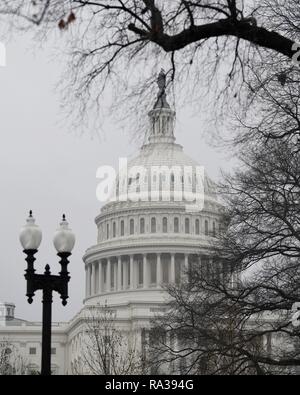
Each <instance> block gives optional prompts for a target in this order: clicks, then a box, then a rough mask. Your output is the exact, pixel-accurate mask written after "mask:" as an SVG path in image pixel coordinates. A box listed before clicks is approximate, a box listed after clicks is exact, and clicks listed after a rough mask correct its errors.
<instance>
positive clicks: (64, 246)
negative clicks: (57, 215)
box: [53, 215, 75, 253]
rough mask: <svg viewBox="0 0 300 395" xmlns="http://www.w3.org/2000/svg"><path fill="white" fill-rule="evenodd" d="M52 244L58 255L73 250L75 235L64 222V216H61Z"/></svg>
mask: <svg viewBox="0 0 300 395" xmlns="http://www.w3.org/2000/svg"><path fill="white" fill-rule="evenodd" d="M53 244H54V247H55V248H56V251H57V252H58V253H62V252H69V253H71V251H72V250H73V248H74V245H75V235H74V233H73V232H72V230H71V229H70V228H69V224H68V222H67V221H66V217H65V215H63V218H62V221H61V223H60V227H59V229H57V231H56V232H55V234H54V237H53Z"/></svg>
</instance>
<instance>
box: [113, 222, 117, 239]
mask: <svg viewBox="0 0 300 395" xmlns="http://www.w3.org/2000/svg"><path fill="white" fill-rule="evenodd" d="M116 233H117V230H116V223H115V222H113V237H116Z"/></svg>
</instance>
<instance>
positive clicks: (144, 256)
mask: <svg viewBox="0 0 300 395" xmlns="http://www.w3.org/2000/svg"><path fill="white" fill-rule="evenodd" d="M147 280H148V272H147V255H146V254H143V288H146V287H147V286H148V281H147Z"/></svg>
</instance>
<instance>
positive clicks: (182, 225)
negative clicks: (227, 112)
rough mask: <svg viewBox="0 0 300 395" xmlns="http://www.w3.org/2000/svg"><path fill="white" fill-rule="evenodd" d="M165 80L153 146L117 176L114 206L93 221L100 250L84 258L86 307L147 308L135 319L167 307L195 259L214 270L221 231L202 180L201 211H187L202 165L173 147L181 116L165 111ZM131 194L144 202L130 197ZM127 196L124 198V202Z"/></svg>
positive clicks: (154, 115) (209, 188) (216, 207)
mask: <svg viewBox="0 0 300 395" xmlns="http://www.w3.org/2000/svg"><path fill="white" fill-rule="evenodd" d="M164 78H165V77H164V73H163V72H161V74H160V76H159V79H158V85H159V93H158V96H157V98H156V101H155V104H154V107H153V109H152V110H151V111H150V112H149V113H148V117H149V136H148V142H147V143H146V144H144V145H143V146H142V147H141V149H140V152H139V154H138V155H137V156H136V157H135V158H134V159H133V160H131V161H129V163H128V171H127V173H126V179H125V180H124V177H123V176H122V175H121V174H119V176H118V177H117V180H116V187H115V199H111V200H110V201H108V202H107V204H105V205H104V206H103V207H102V209H101V212H100V214H99V215H98V216H97V217H96V220H95V222H96V225H97V228H98V238H97V243H96V245H94V246H92V247H91V248H89V249H88V250H87V251H86V253H85V255H84V263H85V273H86V294H85V304H88V305H89V304H95V303H100V304H102V305H104V304H107V305H111V306H115V307H116V308H117V309H118V308H121V307H122V306H123V307H124V308H125V306H127V307H128V306H138V305H143V309H142V310H138V308H137V307H136V317H137V318H138V316H140V317H144V316H145V310H147V309H148V310H149V309H150V310H151V307H153V306H156V305H160V304H163V303H164V302H165V301H166V297H167V293H166V292H165V291H164V288H163V287H164V285H165V284H169V283H175V284H176V283H177V284H179V283H180V282H181V281H182V279H183V276H184V275H185V273H186V272H187V269H188V267H189V265H190V264H191V262H193V260H194V259H195V256H197V257H198V258H199V257H200V260H203V261H204V262H208V263H209V264H213V263H212V262H211V258H210V248H211V242H212V241H213V240H214V238H215V237H216V236H217V235H218V232H219V231H220V208H221V206H220V203H219V202H218V200H217V198H216V194H215V191H214V184H213V183H212V181H211V180H210V179H209V178H208V177H207V176H206V174H205V173H204V178H203V192H204V204H203V208H202V209H201V210H198V211H197V210H189V204H190V201H189V196H190V195H192V194H193V193H194V191H195V189H196V187H197V185H196V184H197V179H196V175H195V169H197V168H198V167H199V166H200V165H199V164H198V163H197V162H196V161H194V160H193V159H191V158H189V157H188V156H187V155H186V154H185V153H184V151H183V148H182V146H181V145H179V144H177V143H176V142H175V136H174V127H175V115H176V114H175V112H174V111H173V110H172V109H171V108H170V105H169V104H168V101H167V97H166V92H165V80H164ZM132 169H133V171H131V170H132ZM186 169H188V170H189V171H188V172H187V174H188V176H187V177H186V173H185V171H186ZM184 176H185V177H186V178H187V182H186V179H184V178H183V177H184ZM137 181H138V182H137ZM137 185H138V187H137ZM186 186H187V191H186V190H185V191H184V192H185V193H183V188H184V187H186ZM134 188H135V192H136V191H137V192H138V193H139V195H138V196H139V197H140V199H134V200H133V199H130V198H128V196H130V192H132V190H133V189H134ZM143 188H144V195H143V193H142V192H143V191H142V189H143ZM124 194H125V195H126V196H127V199H121V197H123V195H124ZM145 196H146V197H147V198H145ZM125 315H126V314H125ZM146 315H147V314H146ZM127 316H128V314H127ZM124 317H125V316H124Z"/></svg>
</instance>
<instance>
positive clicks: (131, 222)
mask: <svg viewBox="0 0 300 395" xmlns="http://www.w3.org/2000/svg"><path fill="white" fill-rule="evenodd" d="M130 234H131V235H133V234H134V220H133V219H131V220H130Z"/></svg>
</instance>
